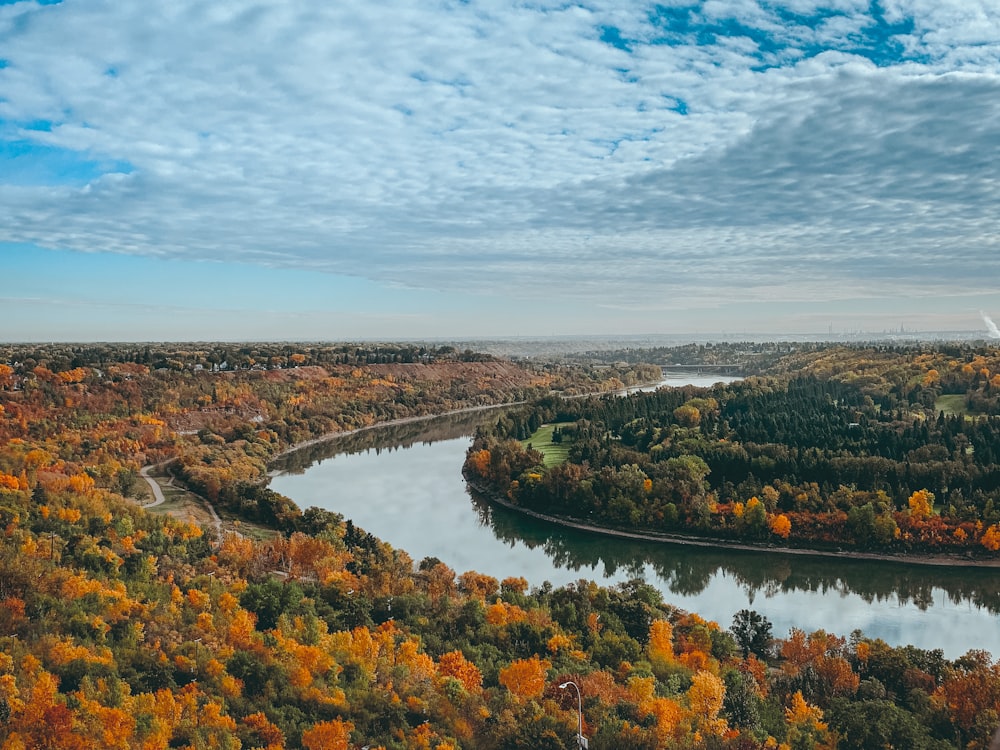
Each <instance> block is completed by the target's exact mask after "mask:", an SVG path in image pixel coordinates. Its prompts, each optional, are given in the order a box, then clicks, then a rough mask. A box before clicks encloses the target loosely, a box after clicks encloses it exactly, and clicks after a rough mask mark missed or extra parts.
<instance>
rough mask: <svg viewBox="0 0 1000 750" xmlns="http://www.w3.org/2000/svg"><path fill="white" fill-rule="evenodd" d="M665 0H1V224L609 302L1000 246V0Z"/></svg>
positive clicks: (873, 276) (901, 290)
mask: <svg viewBox="0 0 1000 750" xmlns="http://www.w3.org/2000/svg"><path fill="white" fill-rule="evenodd" d="M670 6H671V4H670V3H666V4H664V5H662V6H659V8H660V10H659V11H657V12H652V11H651V10H650V8H649V6H647V5H645V4H638V3H636V4H628V5H624V6H623V5H622V4H620V3H612V2H603V1H599V2H595V3H593V4H590V5H588V7H587V8H584V7H580V6H567V5H564V4H562V3H559V4H555V3H552V4H547V3H545V2H541V3H533V4H530V5H515V4H512V5H500V6H497V5H489V4H485V3H478V2H474V1H473V2H469V3H462V2H440V3H427V4H421V5H416V6H415V5H413V4H412V3H402V2H400V3H384V4H383V3H380V4H366V3H333V4H320V5H316V4H314V3H306V2H301V1H300V0H287V1H281V0H257V1H256V2H236V1H235V0H220V2H215V3H211V4H207V5H206V4H204V3H197V2H194V1H193V0H169V2H168V1H167V0H151V1H150V2H148V3H142V4H128V3H124V4H123V3H115V2H110V1H109V0H91V2H88V3H70V2H66V3H61V4H57V5H47V6H41V5H37V4H35V3H33V2H20V3H15V4H13V5H0V50H2V52H0V55H2V58H3V61H4V64H3V67H0V140H3V141H5V142H7V143H8V144H10V143H31V144H34V146H35V147H36V149H37V150H36V151H35V152H33V153H28V154H27V155H25V154H20V155H19V157H18V158H19V162H18V163H19V174H20V175H22V177H21V178H20V179H19V180H18V181H15V180H12V179H5V178H4V177H2V176H0V210H2V211H3V213H4V216H5V219H4V222H3V223H2V226H0V241H8V242H30V243H34V244H36V245H39V246H42V247H59V248H69V249H75V250H80V251H113V252H118V253H127V254H144V255H158V256H161V257H178V258H208V259H216V260H227V259H232V260H239V261H243V262H250V263H257V264H261V265H267V266H273V267H282V268H306V269H315V270H317V271H329V272H337V273H343V274H350V275H359V276H364V277H366V278H369V279H373V280H377V281H381V282H385V283H393V284H402V285H409V286H417V287H423V288H428V289H445V290H447V289H461V290H477V291H481V292H484V293H495V294H513V295H521V296H530V295H539V294H548V295H560V296H576V297H581V298H583V297H591V298H596V297H601V298H604V299H605V301H606V302H607V303H608V304H609V305H612V306H630V305H637V306H640V307H643V306H650V305H652V306H654V307H659V306H664V305H665V306H681V305H688V306H695V307H697V306H704V305H709V304H713V300H714V299H717V298H718V297H719V296H720V295H721V296H723V297H724V298H725V299H727V300H730V301H733V300H747V301H754V300H761V299H773V298H775V297H780V298H782V299H799V300H803V301H809V300H816V299H823V300H831V299H845V298H848V297H851V296H857V295H858V294H864V295H869V296H871V297H881V296H886V295H888V296H898V297H901V298H910V297H914V296H919V295H923V294H928V293H931V292H940V293H948V294H959V293H962V292H963V291H967V290H968V289H969V288H970V287H972V288H976V289H982V290H985V289H986V288H987V286H988V284H989V282H990V279H995V278H997V275H996V271H998V270H1000V269H998V268H997V263H998V260H997V259H998V258H1000V255H998V253H997V249H998V248H997V240H996V239H995V238H997V237H1000V226H998V218H997V217H996V216H995V206H996V205H998V199H1000V193H998V191H1000V183H998V182H997V180H996V174H995V165H994V164H993V160H992V158H991V155H992V154H993V153H995V152H996V149H997V146H998V145H1000V125H998V123H1000V117H998V115H1000V111H998V108H1000V76H998V71H1000V65H998V63H997V60H998V59H1000V55H998V54H996V52H997V51H998V45H1000V17H998V15H997V13H996V12H995V11H994V10H993V9H992V8H988V7H986V6H983V7H976V8H974V7H972V6H971V5H970V4H968V3H965V2H938V1H937V0H935V2H930V0H926V1H924V0H912V1H910V2H901V1H899V2H896V1H893V2H887V3H883V4H881V6H879V7H882V8H884V10H883V11H881V14H878V13H873V11H872V8H873V7H876V6H871V5H870V4H869V3H867V2H863V3H862V2H857V1H855V0H829V1H827V2H814V1H813V0H797V2H793V3H788V4H785V5H783V6H782V7H781V8H778V7H777V6H775V5H774V4H771V3H759V2H753V1H752V0H740V1H739V2H736V1H732V2H710V3H704V4H701V5H700V6H698V7H695V6H689V5H677V6H674V7H670ZM612 30H613V33H612ZM42 124H44V127H42ZM46 153H48V154H49V155H50V158H49V162H48V166H47V163H46V162H45V154H46ZM51 154H59V155H69V156H73V157H75V159H76V160H77V162H79V163H80V164H84V165H88V168H89V169H92V166H91V165H101V169H103V170H104V173H103V174H102V175H101V176H96V175H95V174H91V173H89V172H86V171H81V174H83V177H82V178H79V179H77V180H76V181H72V180H70V181H67V180H64V179H54V178H50V177H49V176H47V175H49V174H50V172H51V171H52V170H51ZM69 156H68V157H67V158H69ZM2 157H3V150H2V149H0V158H2ZM26 159H27V163H26V161H25V160H26ZM31 159H35V162H34V164H35V166H34V171H33V173H32V168H31V163H30V162H31ZM26 164H27V165H26ZM2 166H3V163H2V162H0V175H2V174H3V169H2ZM25 174H27V175H28V176H27V177H25V176H24V175H25ZM81 181H85V182H86V184H84V185H81V184H80V182H81ZM665 299H666V300H668V301H666V302H665V301H664V300H665Z"/></svg>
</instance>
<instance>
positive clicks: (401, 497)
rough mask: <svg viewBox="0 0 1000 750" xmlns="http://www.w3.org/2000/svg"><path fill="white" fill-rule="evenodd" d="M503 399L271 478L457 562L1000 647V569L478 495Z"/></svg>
mask: <svg viewBox="0 0 1000 750" xmlns="http://www.w3.org/2000/svg"><path fill="white" fill-rule="evenodd" d="M498 417H499V413H498V412H490V413H487V412H477V413H472V414H456V415H450V416H447V417H443V418H436V419H434V420H431V421H425V422H415V423H408V424H400V425H393V426H387V427H380V428H375V429H371V430H366V431H362V432H358V433H355V434H352V435H347V436H343V437H340V438H337V439H335V440H331V441H328V442H325V443H319V444H316V445H312V446H309V447H307V448H304V449H302V450H300V451H296V452H295V453H291V454H288V455H286V456H283V457H282V458H281V459H280V460H278V461H276V462H275V464H274V467H273V468H274V469H275V470H276V472H279V474H278V476H275V477H274V478H273V480H272V487H273V488H274V489H275V490H276V491H278V492H281V493H283V494H285V495H288V496H289V497H291V498H292V499H294V500H295V501H296V502H297V503H298V504H299V505H300V506H301V507H307V506H310V505H317V506H319V507H323V508H326V509H328V510H332V511H336V512H338V513H342V514H343V515H344V516H345V517H347V518H351V519H352V520H353V521H354V522H355V523H356V524H358V525H359V526H361V527H362V528H365V529H366V530H368V531H370V532H372V533H373V534H375V535H376V536H378V537H380V538H382V539H384V540H385V541H387V542H389V543H390V544H392V545H393V546H395V547H398V548H400V549H403V550H406V551H407V552H408V553H409V554H410V555H411V556H412V557H413V558H414V559H415V560H420V559H421V558H423V557H427V556H433V557H437V558H439V559H441V560H443V561H444V562H446V563H447V564H448V565H449V566H451V567H452V568H454V569H455V570H456V571H457V572H464V571H466V570H477V571H480V572H482V573H485V574H488V575H492V576H495V577H497V578H503V577H506V576H524V577H525V578H526V579H527V580H528V581H529V582H530V583H531V584H532V585H540V584H541V583H543V582H544V581H550V582H552V583H553V584H555V585H562V584H566V583H569V582H572V581H576V580H577V579H580V578H584V579H593V580H597V581H598V582H599V583H606V584H610V583H617V582H621V581H624V580H627V579H629V578H633V577H641V578H644V579H646V580H648V581H649V582H650V583H652V584H653V585H655V586H657V587H658V588H659V589H660V590H661V591H662V592H663V594H664V596H665V598H666V599H667V601H670V602H672V603H674V604H676V605H677V606H680V607H682V608H684V609H687V610H690V611H694V612H698V613H699V614H701V615H702V616H704V617H706V618H708V619H713V620H716V621H717V622H719V623H722V624H724V625H726V624H728V623H729V622H731V619H732V616H733V614H734V613H735V612H736V611H737V610H739V609H742V608H744V607H752V608H754V609H756V610H758V611H759V612H761V613H762V614H764V615H765V616H767V617H768V618H769V619H770V620H771V621H772V622H773V623H774V626H775V628H774V632H775V633H776V634H778V635H782V634H784V633H786V632H787V630H788V629H789V628H791V627H800V628H803V629H805V630H815V629H818V628H823V629H826V630H828V631H831V632H836V633H840V634H843V635H846V634H848V633H850V632H851V631H852V630H854V629H855V628H860V629H861V630H863V631H864V632H865V633H866V634H867V635H870V636H872V637H879V638H884V639H885V640H887V641H889V642H890V643H895V644H905V643H910V644H913V645H916V646H919V647H921V648H943V649H944V651H945V653H946V654H947V655H948V656H949V657H951V658H954V657H957V656H960V655H961V654H963V653H965V651H967V650H968V649H970V648H982V649H985V650H988V651H991V652H993V653H1000V628H997V617H996V616H997V614H998V613H1000V570H998V569H995V568H994V569H984V568H968V567H955V568H950V567H943V566H924V565H912V564H909V565H908V564H903V563H893V562H877V561H870V560H865V561H857V560H850V559H840V558H836V559H834V558H825V557H812V556H805V555H784V554H777V553H771V552H749V551H742V550H728V549H722V548H708V547H690V546H682V545H671V544H665V543H658V542H643V541H638V540H625V539H616V538H611V537H605V536H601V535H598V534H591V533H587V532H583V531H579V530H575V529H567V528H563V527H559V526H555V525H553V524H550V523H547V522H543V521H539V520H537V519H534V518H530V517H527V516H524V515H521V514H519V513H517V512H515V511H512V510H509V509H506V508H502V507H498V506H495V505H491V504H490V503H488V502H487V501H485V500H483V499H482V498H479V497H475V496H473V495H470V493H469V491H468V490H467V488H466V485H465V482H464V480H463V479H462V476H461V465H462V461H463V459H464V455H465V451H466V450H467V448H468V446H469V437H470V436H471V435H472V434H473V433H474V431H475V429H476V427H477V426H478V425H479V424H481V423H483V422H489V421H490V420H496V419H497V418H498Z"/></svg>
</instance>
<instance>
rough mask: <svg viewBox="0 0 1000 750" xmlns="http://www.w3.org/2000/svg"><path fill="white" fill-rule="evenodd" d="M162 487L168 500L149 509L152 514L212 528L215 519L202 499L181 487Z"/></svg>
mask: <svg viewBox="0 0 1000 750" xmlns="http://www.w3.org/2000/svg"><path fill="white" fill-rule="evenodd" d="M160 486H161V488H162V489H163V496H164V497H165V498H166V500H165V501H164V502H163V503H161V504H160V505H157V506H155V507H153V508H149V509H148V510H149V512H150V513H156V514H157V515H169V516H173V517H174V518H179V519H181V520H183V521H191V522H192V523H196V524H198V525H200V526H211V525H212V524H213V523H214V519H213V518H212V516H211V515H210V514H209V512H208V510H206V508H205V504H204V503H203V502H202V500H201V498H200V497H198V496H197V495H193V494H191V493H190V492H187V491H186V490H182V489H181V488H180V487H170V486H168V485H160Z"/></svg>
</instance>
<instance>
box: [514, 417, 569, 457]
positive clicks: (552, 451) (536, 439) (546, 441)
mask: <svg viewBox="0 0 1000 750" xmlns="http://www.w3.org/2000/svg"><path fill="white" fill-rule="evenodd" d="M568 424H572V423H571V422H558V423H555V424H543V425H542V426H541V427H539V428H538V429H537V430H536V431H535V432H534V434H532V435H531V437H529V438H528V439H527V440H522V441H521V445H523V446H524V447H525V448H527V447H528V446H529V445H530V446H531V447H532V448H534V449H535V450H536V451H538V452H540V453H541V454H542V455H543V456H545V460H544V462H543V463H544V464H545V468H550V467H552V466H558V465H559V464H561V463H563V462H565V461H566V459H567V458H568V457H569V442H568V441H565V440H564V441H563V442H562V443H553V442H552V431H553V430H554V429H555V428H556V427H562V426H564V425H568Z"/></svg>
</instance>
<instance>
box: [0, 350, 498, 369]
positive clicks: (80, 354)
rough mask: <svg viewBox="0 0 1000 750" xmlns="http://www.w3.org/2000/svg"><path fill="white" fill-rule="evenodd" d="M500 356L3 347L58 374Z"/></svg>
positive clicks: (22, 364) (4, 357)
mask: <svg viewBox="0 0 1000 750" xmlns="http://www.w3.org/2000/svg"><path fill="white" fill-rule="evenodd" d="M495 360H496V358H495V357H493V356H491V355H489V354H483V353H481V352H473V351H471V350H468V349H466V350H463V351H458V350H457V349H456V348H455V347H453V346H447V345H433V344H427V345H422V344H394V343H380V344H370V343H364V344H360V343H359V344H321V343H316V344H309V343H295V344H291V343H286V344H267V343H253V344H208V343H187V344H185V343H176V344H167V343H149V344H39V345H30V344H25V345H6V346H4V345H0V361H7V362H8V363H9V364H10V363H12V364H14V365H15V367H17V368H18V369H25V370H30V369H32V368H34V367H37V366H39V365H41V366H43V367H46V368H48V369H50V370H52V371H54V372H64V371H66V370H72V369H73V368H76V367H96V368H103V367H107V366H108V365H113V364H126V363H129V364H138V365H144V366H146V367H149V368H151V369H161V368H164V369H175V370H180V369H185V368H186V369H191V368H204V369H210V370H250V369H255V368H256V369H261V370H270V369H281V368H287V367H300V366H303V365H372V364H413V363H416V362H423V363H430V362H491V361H495Z"/></svg>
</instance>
